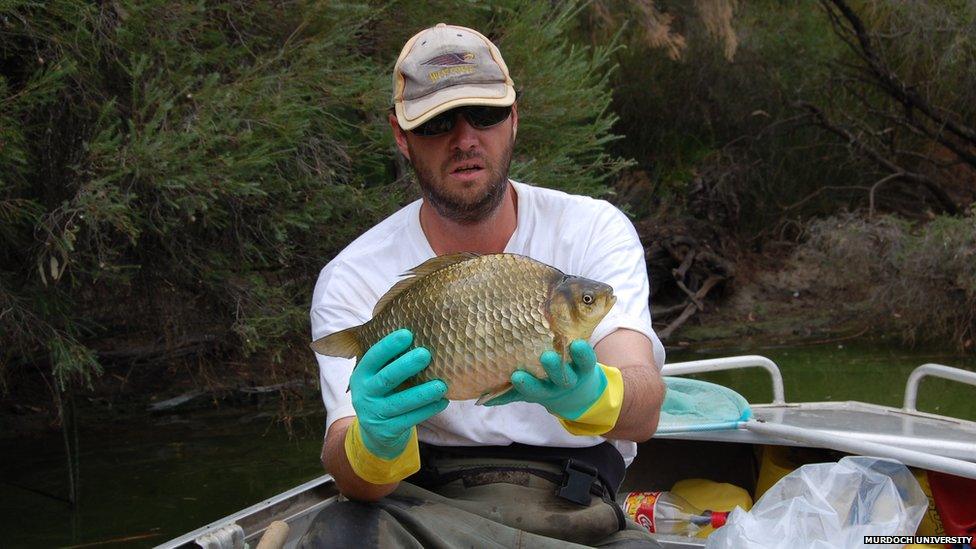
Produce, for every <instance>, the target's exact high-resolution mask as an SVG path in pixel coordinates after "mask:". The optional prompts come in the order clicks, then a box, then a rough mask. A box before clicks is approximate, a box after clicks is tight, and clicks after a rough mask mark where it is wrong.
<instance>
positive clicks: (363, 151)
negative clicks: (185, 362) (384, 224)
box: [0, 0, 625, 386]
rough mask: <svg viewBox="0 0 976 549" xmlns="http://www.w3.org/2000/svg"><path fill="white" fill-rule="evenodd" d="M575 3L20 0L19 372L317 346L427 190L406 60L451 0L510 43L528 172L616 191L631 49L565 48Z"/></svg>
mask: <svg viewBox="0 0 976 549" xmlns="http://www.w3.org/2000/svg"><path fill="white" fill-rule="evenodd" d="M576 9H577V8H576V7H575V5H573V4H572V3H569V4H567V5H565V6H563V7H560V8H558V9H556V10H555V11H553V10H549V9H548V8H546V7H545V6H540V5H539V4H538V3H535V2H527V1H523V2H515V1H511V2H506V3H500V4H497V5H495V6H492V7H481V6H479V5H475V4H472V3H470V2H466V1H462V0H456V1H450V2H440V3H433V4H423V3H420V4H409V3H403V4H400V5H387V6H385V7H382V8H376V7H374V6H373V5H372V4H371V3H368V2H351V3H341V4H332V3H325V4H323V3H319V2H295V3H287V4H281V3H269V2H256V1H254V2H252V1H247V2H177V3H174V2H164V1H162V0H141V1H134V0H132V1H121V2H111V3H91V2H84V1H81V0H52V1H50V2H45V3H37V2H27V1H20V2H16V1H15V2H7V3H6V4H4V7H3V8H0V25H2V26H3V28H4V33H3V35H2V38H0V40H2V43H0V55H2V57H0V63H2V66H3V69H4V70H3V71H2V75H3V76H2V77H0V162H2V163H3V165H4V166H5V169H4V173H3V175H0V258H2V265H0V310H2V313H3V314H0V333H2V338H3V342H2V345H0V349H2V350H0V359H2V360H3V367H4V368H5V367H7V366H8V365H10V364H24V363H31V362H35V363H44V364H47V365H48V367H49V368H50V371H52V372H53V373H54V375H55V377H56V378H57V380H58V381H59V382H60V384H61V385H62V386H64V385H66V384H68V383H70V382H71V381H72V380H75V381H82V382H84V381H86V380H88V379H89V376H90V375H91V374H92V373H94V372H97V371H98V368H99V363H100V360H101V361H104V360H103V359H104V357H106V356H111V357H116V359H119V360H131V359H133V358H134V357H135V356H136V355H135V354H133V353H128V354H127V353H126V351H125V349H126V348H132V347H135V346H136V344H137V343H138V344H139V345H141V346H142V347H143V348H144V347H145V346H146V345H145V343H146V342H149V343H150V347H151V349H150V351H151V352H155V353H157V354H160V353H162V354H163V355H165V353H167V352H169V353H171V354H172V352H173V351H174V349H178V348H190V349H197V350H202V351H210V352H215V351H220V352H219V353H217V354H216V357H219V358H220V359H227V358H233V357H239V356H244V355H247V354H249V353H253V352H258V351H260V352H263V353H268V354H270V355H271V356H273V357H275V358H276V359H277V360H282V354H281V353H283V352H284V351H285V350H287V349H289V348H292V347H293V348H295V349H299V350H300V349H302V348H303V347H304V341H305V340H307V337H308V334H307V324H306V323H307V308H308V299H309V296H310V294H311V288H312V285H313V284H314V280H315V276H316V274H317V272H318V269H320V268H321V267H322V265H324V264H325V263H326V262H327V261H328V260H329V258H331V257H332V255H333V254H335V253H336V252H337V251H338V250H339V249H341V247H342V246H344V245H345V244H346V243H347V242H349V241H350V240H351V239H352V238H354V237H355V236H356V235H358V234H359V233H361V232H362V231H363V230H365V229H366V228H368V227H369V226H370V225H372V224H373V223H375V222H376V221H377V220H378V219H380V218H382V217H383V216H385V215H387V214H389V213H390V212H392V211H393V210H394V209H395V208H397V207H398V206H399V205H400V204H401V203H403V201H404V200H406V199H408V198H410V197H412V196H414V193H413V192H412V191H410V190H409V189H407V188H405V187H404V185H403V184H402V183H400V182H397V175H398V174H397V172H396V168H395V163H394V162H393V161H392V158H393V157H392V152H393V151H394V150H395V149H394V147H393V145H392V139H391V138H390V136H389V135H388V134H389V129H388V126H387V122H386V107H387V106H388V105H389V101H390V99H389V98H390V93H391V91H390V81H391V78H390V72H391V69H392V65H393V61H394V60H395V59H396V55H397V53H398V51H399V48H400V46H401V45H402V44H403V42H404V41H405V40H406V38H407V37H409V35H411V34H413V33H414V32H416V31H417V30H420V29H421V28H423V27H425V26H428V25H430V24H433V23H436V22H437V21H439V20H440V19H441V18H442V14H444V13H458V14H465V15H464V16H465V17H466V18H468V20H465V21H460V23H462V24H465V23H466V24H471V25H474V26H476V27H479V28H481V29H484V30H485V31H486V33H488V34H489V35H491V36H493V37H495V38H497V39H498V41H499V42H500V46H501V48H502V50H503V51H504V52H505V53H506V56H507V59H508V61H509V64H510V66H511V67H512V68H513V72H514V77H515V79H516V82H517V83H518V84H521V85H522V86H523V87H524V88H525V90H526V94H525V98H526V100H525V104H524V107H523V109H522V110H521V114H522V120H523V121H524V125H523V128H522V131H520V134H519V137H520V142H519V146H518V150H517V159H516V164H515V166H513V175H514V176H516V177H524V178H525V179H526V180H527V181H529V182H533V183H537V184H542V185H546V186H552V187H558V188H565V189H569V190H575V191H582V192H589V193H592V194H600V193H602V192H604V191H605V190H606V184H605V182H606V180H607V179H608V178H609V177H611V176H612V175H613V174H614V173H616V172H617V171H618V170H619V169H620V168H621V167H623V166H624V165H625V163H624V162H623V161H622V160H620V159H618V158H615V157H612V156H609V155H608V154H607V153H606V145H607V143H608V142H609V141H610V140H612V139H613V136H611V135H610V133H609V127H610V126H611V124H612V123H613V121H614V118H613V116H612V115H611V114H610V113H609V112H608V110H607V105H608V103H609V91H608V90H607V79H606V75H607V73H608V70H609V68H610V67H609V62H608V57H607V55H608V51H609V49H608V48H602V49H596V50H590V49H587V48H578V47H573V46H572V45H571V44H569V43H568V42H567V38H566V36H567V33H568V31H569V29H570V28H571V26H572V24H573V22H574V18H573V14H575V10H576ZM176 354H179V353H176ZM312 363H313V361H312V360H311V356H310V355H308V364H312ZM0 373H2V372H0ZM0 378H2V375H0Z"/></svg>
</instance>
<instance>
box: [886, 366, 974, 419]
mask: <svg viewBox="0 0 976 549" xmlns="http://www.w3.org/2000/svg"><path fill="white" fill-rule="evenodd" d="M928 376H931V377H941V378H942V379H948V380H950V381H958V382H959V383H966V384H968V385H974V386H976V372H970V371H968V370H963V369H960V368H953V367H952V366H946V365H944V364H933V363H928V364H922V365H921V366H919V367H918V368H915V369H914V370H912V373H911V374H910V375H909V376H908V383H907V384H906V385H905V404H904V406H903V407H902V408H903V409H904V410H905V411H906V412H917V411H918V409H917V408H915V401H916V399H917V397H918V385H919V383H921V381H922V378H924V377H928Z"/></svg>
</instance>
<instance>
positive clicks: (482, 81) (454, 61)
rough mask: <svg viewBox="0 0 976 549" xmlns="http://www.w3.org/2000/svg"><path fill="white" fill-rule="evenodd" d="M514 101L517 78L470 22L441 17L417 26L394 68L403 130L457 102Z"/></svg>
mask: <svg viewBox="0 0 976 549" xmlns="http://www.w3.org/2000/svg"><path fill="white" fill-rule="evenodd" d="M514 102H515V84H514V83H513V82H512V77H511V76H509V74H508V67H507V66H506V65H505V60H504V59H502V54H501V52H500V51H498V48H497V47H495V45H494V44H492V43H491V40H488V38H486V37H485V36H484V35H483V34H481V33H480V32H478V31H476V30H474V29H469V28H467V27H459V26H456V25H446V24H444V23H438V24H437V25H436V26H434V27H430V28H428V29H424V30H422V31H420V32H418V33H417V34H415V35H414V36H413V37H412V38H411V39H410V40H408V41H407V43H406V44H405V45H404V46H403V50H402V51H400V57H399V58H397V62H396V65H395V66H394V68H393V105H394V107H395V110H396V117H397V122H398V123H399V124H400V127H401V128H403V129H404V130H411V129H413V128H416V127H417V126H419V125H421V124H423V123H424V122H426V121H427V120H430V119H431V118H433V117H435V116H437V115H438V114H440V113H442V112H444V111H447V110H449V109H453V108H455V107H461V106H465V105H486V106H498V107H507V106H509V105H511V104H512V103H514Z"/></svg>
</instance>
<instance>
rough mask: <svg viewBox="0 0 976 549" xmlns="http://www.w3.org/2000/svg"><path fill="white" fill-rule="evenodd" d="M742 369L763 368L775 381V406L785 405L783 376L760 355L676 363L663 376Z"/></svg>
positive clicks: (768, 360) (668, 365) (770, 361)
mask: <svg viewBox="0 0 976 549" xmlns="http://www.w3.org/2000/svg"><path fill="white" fill-rule="evenodd" d="M740 368H763V369H765V370H766V371H767V372H769V377H770V378H772V381H773V402H772V403H773V404H785V403H786V397H785V396H784V391H783V374H781V373H780V372H779V367H778V366H776V363H775V362H773V361H772V360H770V359H768V358H766V357H764V356H759V355H743V356H730V357H723V358H707V359H704V360H691V361H688V362H674V363H672V364H665V365H664V368H662V369H661V375H668V376H680V375H684V374H701V373H707V372H718V371H721V370H738V369H740Z"/></svg>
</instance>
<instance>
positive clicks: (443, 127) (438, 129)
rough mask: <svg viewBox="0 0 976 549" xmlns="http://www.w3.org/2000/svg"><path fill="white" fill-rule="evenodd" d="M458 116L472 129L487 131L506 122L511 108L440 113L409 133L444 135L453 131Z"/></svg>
mask: <svg viewBox="0 0 976 549" xmlns="http://www.w3.org/2000/svg"><path fill="white" fill-rule="evenodd" d="M459 114H460V115H461V116H463V117H464V119H465V120H467V121H468V124H470V125H471V127H472V128H474V129H476V130H487V129H488V128H491V127H493V126H497V125H499V124H501V123H502V122H504V121H505V120H507V119H508V117H509V116H511V114H512V107H485V106H476V107H458V108H456V109H451V110H449V111H446V112H442V113H441V114H438V115H437V116H435V117H434V118H431V119H430V120H428V121H426V122H424V123H423V124H421V125H419V126H417V127H416V128H414V129H412V130H410V131H412V132H413V133H414V134H416V135H422V136H424V137H433V136H435V135H441V134H445V133H447V132H449V131H451V130H453V129H454V123H455V120H457V115H459Z"/></svg>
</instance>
